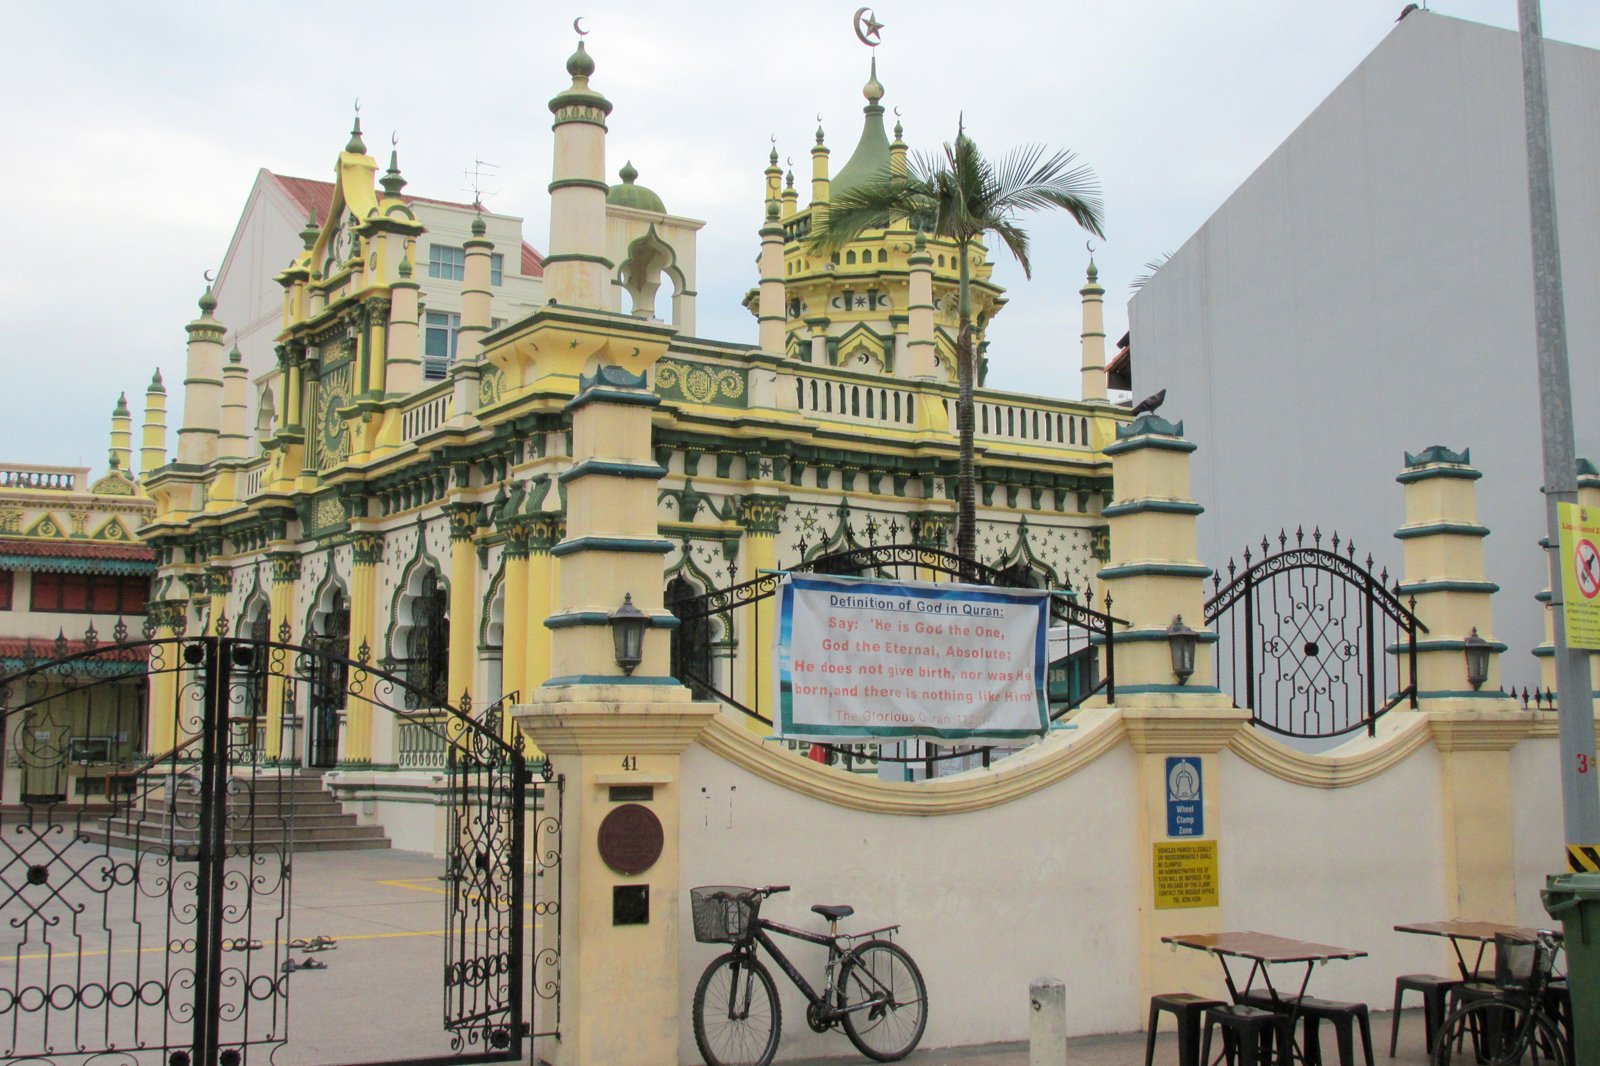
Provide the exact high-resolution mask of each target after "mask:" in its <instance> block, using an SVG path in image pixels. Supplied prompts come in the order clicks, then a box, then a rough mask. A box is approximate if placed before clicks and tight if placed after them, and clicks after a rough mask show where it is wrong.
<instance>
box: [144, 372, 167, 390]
mask: <svg viewBox="0 0 1600 1066" xmlns="http://www.w3.org/2000/svg"><path fill="white" fill-rule="evenodd" d="M144 391H145V393H146V394H149V393H152V392H158V393H161V394H162V395H165V394H166V391H167V387H166V385H164V384H162V382H161V368H160V367H159V366H158V367H156V375H155V377H153V378H151V379H150V387H149V388H148V389H145V390H144Z"/></svg>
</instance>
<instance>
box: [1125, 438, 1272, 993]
mask: <svg viewBox="0 0 1600 1066" xmlns="http://www.w3.org/2000/svg"><path fill="white" fill-rule="evenodd" d="M1194 450H1195V445H1194V444H1193V443H1192V442H1191V441H1188V440H1185V439H1184V436H1183V423H1182V422H1178V423H1172V422H1168V421H1167V420H1166V419H1163V418H1160V417H1159V416H1156V415H1142V416H1140V417H1139V418H1136V419H1134V420H1133V422H1131V423H1129V424H1128V425H1127V426H1126V427H1124V428H1123V429H1121V430H1120V431H1119V432H1118V434H1117V439H1116V441H1114V442H1113V443H1112V444H1110V445H1108V446H1107V447H1106V448H1105V452H1106V454H1108V455H1110V456H1111V457H1112V475H1111V476H1112V482H1113V484H1114V485H1115V486H1116V491H1117V498H1116V500H1115V501H1114V502H1113V503H1112V504H1111V506H1109V507H1107V508H1106V509H1105V511H1104V514H1105V516H1106V518H1107V520H1108V523H1109V525H1110V536H1111V558H1110V560H1109V564H1108V565H1107V566H1106V567H1105V568H1104V569H1103V570H1101V571H1100V581H1101V582H1102V586H1103V587H1104V588H1105V589H1107V590H1108V591H1109V592H1110V593H1111V596H1112V598H1113V599H1114V600H1115V602H1116V613H1117V616H1118V617H1120V618H1124V619H1127V621H1128V623H1129V624H1128V626H1127V627H1126V628H1122V627H1118V629H1117V635H1116V683H1117V684H1116V704H1117V706H1118V707H1119V708H1120V709H1121V712H1122V718H1123V723H1124V725H1125V726H1126V728H1127V730H1128V737H1129V739H1130V742H1131V743H1132V745H1133V749H1134V751H1135V753H1136V754H1137V759H1138V775H1139V786H1138V787H1139V812H1140V813H1139V821H1138V832H1139V871H1140V876H1139V889H1138V891H1139V898H1138V915H1139V934H1138V938H1137V943H1138V945H1139V952H1140V966H1139V984H1140V1002H1143V1001H1145V1000H1147V999H1148V998H1149V997H1150V996H1152V995H1155V994H1157V993H1161V992H1172V991H1178V990H1185V989H1187V990H1193V991H1210V992H1213V993H1215V992H1217V991H1220V990H1221V986H1222V982H1221V980H1220V974H1219V973H1218V969H1217V965H1216V963H1215V961H1214V960H1212V959H1209V958H1207V957H1206V956H1205V955H1203V954H1201V953H1199V952H1195V951H1185V950H1179V951H1172V950H1170V949H1168V948H1167V947H1166V946H1165V945H1163V944H1162V943H1161V938H1162V937H1163V936H1169V935H1172V934H1176V933H1207V932H1219V931H1220V930H1221V929H1222V913H1223V912H1222V904H1223V903H1224V902H1225V901H1224V900H1223V899H1222V898H1221V895H1220V890H1221V886H1220V884H1219V883H1218V881H1219V866H1220V862H1221V850H1222V847H1223V845H1224V844H1225V843H1226V832H1225V823H1224V821H1223V813H1224V812H1223V806H1222V803H1221V795H1222V790H1223V784H1224V782H1223V781H1222V769H1221V760H1220V759H1218V757H1217V753H1218V752H1220V751H1221V750H1222V749H1223V748H1224V747H1226V746H1227V744H1228V741H1229V740H1230V739H1231V738H1232V737H1233V736H1234V734H1235V733H1237V732H1238V731H1239V730H1240V729H1242V728H1245V726H1246V723H1247V722H1248V721H1249V719H1250V712H1249V711H1242V710H1235V709H1234V707H1233V701H1232V700H1230V699H1229V698H1228V697H1227V696H1225V695H1223V694H1222V693H1221V692H1220V691H1218V689H1217V688H1216V685H1215V683H1214V674H1215V666H1214V663H1213V656H1212V654H1211V652H1210V649H1209V644H1210V642H1211V641H1213V640H1214V639H1215V637H1214V636H1213V635H1212V634H1211V633H1209V632H1206V631H1205V621H1204V615H1205V580H1206V578H1208V577H1210V576H1211V570H1210V568H1208V567H1206V566H1203V565H1201V563H1200V561H1199V560H1198V559H1196V558H1195V543H1196V540H1195V520H1196V518H1197V516H1198V515H1199V514H1200V513H1201V510H1202V508H1201V506H1200V505H1199V504H1198V503H1196V502H1195V501H1194V500H1193V499H1192V498H1190V496H1189V456H1190V453H1192V452H1193V451H1194ZM1179 615H1181V616H1182V617H1183V620H1184V624H1185V625H1187V626H1188V627H1189V628H1191V629H1193V630H1195V631H1197V633H1199V645H1198V647H1197V649H1196V654H1195V663H1194V672H1193V673H1192V674H1191V675H1190V676H1189V677H1188V678H1179V677H1178V676H1177V675H1176V674H1174V673H1173V669H1172V652H1171V646H1170V641H1169V639H1168V635H1167V627H1168V626H1169V625H1171V624H1172V620H1173V618H1174V617H1175V616H1179ZM1183 767H1187V769H1182V768H1183ZM1196 767H1198V773H1197V775H1195V776H1193V777H1190V780H1191V781H1193V782H1194V783H1195V784H1197V785H1198V790H1197V794H1198V798H1197V799H1196V800H1195V801H1194V802H1193V804H1192V806H1196V807H1198V808H1199V812H1198V813H1199V816H1200V817H1199V821H1197V822H1182V821H1169V789H1170V790H1172V795H1178V796H1181V795H1185V794H1186V793H1185V791H1184V790H1183V789H1182V788H1179V787H1178V786H1177V785H1176V784H1175V781H1174V778H1175V775H1177V776H1183V775H1185V774H1192V773H1193V771H1194V768H1196ZM1195 813H1196V812H1194V811H1193V810H1189V811H1180V812H1177V813H1174V814H1173V817H1174V818H1177V817H1186V818H1187V817H1193V816H1194V814H1195ZM1175 871H1188V872H1189V873H1191V874H1193V875H1196V876H1198V877H1199V878H1200V881H1199V882H1193V881H1188V882H1186V881H1184V880H1182V876H1183V875H1182V874H1181V873H1175ZM1208 881H1209V883H1207V882H1208ZM1180 886H1181V887H1180Z"/></svg>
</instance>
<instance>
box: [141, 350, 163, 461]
mask: <svg viewBox="0 0 1600 1066" xmlns="http://www.w3.org/2000/svg"><path fill="white" fill-rule="evenodd" d="M166 465H167V387H166V386H165V385H163V384H162V383H161V370H160V368H157V369H156V376H155V377H153V378H151V379H150V387H149V388H148V389H146V390H145V392H144V425H143V426H142V427H141V428H140V431H139V475H140V476H141V477H149V476H150V475H151V474H152V473H153V472H154V471H155V469H156V468H157V467H161V466H166Z"/></svg>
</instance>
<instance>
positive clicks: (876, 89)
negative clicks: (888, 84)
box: [861, 55, 883, 105]
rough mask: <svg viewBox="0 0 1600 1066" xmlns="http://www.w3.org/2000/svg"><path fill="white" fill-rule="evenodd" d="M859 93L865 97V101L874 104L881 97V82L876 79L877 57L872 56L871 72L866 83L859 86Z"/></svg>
mask: <svg viewBox="0 0 1600 1066" xmlns="http://www.w3.org/2000/svg"><path fill="white" fill-rule="evenodd" d="M861 95H863V96H865V97H866V98H867V103H868V104H872V105H876V104H877V102H878V101H879V100H882V99H883V83H882V82H880V81H878V57H877V56H876V55H874V56H873V57H872V74H871V76H870V77H868V79H867V84H865V85H863V86H862V87H861Z"/></svg>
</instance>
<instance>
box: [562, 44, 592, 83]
mask: <svg viewBox="0 0 1600 1066" xmlns="http://www.w3.org/2000/svg"><path fill="white" fill-rule="evenodd" d="M567 73H568V74H570V75H572V78H573V80H574V81H576V80H577V79H579V78H588V77H589V76H590V75H592V74H593V73H594V60H593V59H591V58H590V57H589V50H588V49H586V48H584V47H583V42H582V41H579V42H578V50H577V51H576V52H574V53H572V55H570V56H568V57H567Z"/></svg>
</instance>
